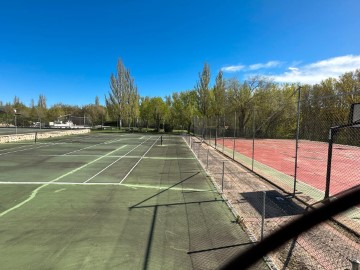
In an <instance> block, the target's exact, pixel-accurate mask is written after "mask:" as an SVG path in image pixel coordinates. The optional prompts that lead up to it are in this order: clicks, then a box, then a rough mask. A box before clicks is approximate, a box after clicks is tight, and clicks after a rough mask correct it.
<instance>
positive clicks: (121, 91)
mask: <svg viewBox="0 0 360 270" xmlns="http://www.w3.org/2000/svg"><path fill="white" fill-rule="evenodd" d="M105 101H106V107H107V109H108V112H109V114H110V115H111V116H113V117H116V118H117V121H118V123H119V128H121V127H122V121H123V120H124V119H126V120H127V121H128V122H129V123H130V122H131V121H132V120H133V119H136V117H137V116H138V115H139V95H138V91H137V87H136V85H135V82H134V79H133V78H132V77H131V74H130V70H128V69H127V68H126V67H125V66H124V64H123V62H122V61H121V60H120V59H119V60H118V64H117V73H116V75H114V74H111V76H110V91H109V95H108V96H105Z"/></svg>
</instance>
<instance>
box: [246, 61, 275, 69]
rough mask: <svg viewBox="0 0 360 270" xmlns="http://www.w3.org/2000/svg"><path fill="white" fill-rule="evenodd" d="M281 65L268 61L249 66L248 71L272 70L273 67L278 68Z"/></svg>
mask: <svg viewBox="0 0 360 270" xmlns="http://www.w3.org/2000/svg"><path fill="white" fill-rule="evenodd" d="M280 65H281V63H280V62H279V61H269V62H267V63H258V64H253V65H250V66H249V69H250V70H258V69H263V68H274V67H278V66H280Z"/></svg>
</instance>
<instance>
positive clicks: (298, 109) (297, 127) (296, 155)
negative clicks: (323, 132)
mask: <svg viewBox="0 0 360 270" xmlns="http://www.w3.org/2000/svg"><path fill="white" fill-rule="evenodd" d="M300 89H301V86H299V88H298V100H297V120H296V143H295V168H294V190H293V197H295V192H296V178H297V167H298V166H297V162H298V150H299V132H300Z"/></svg>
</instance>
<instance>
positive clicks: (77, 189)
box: [0, 133, 267, 269]
mask: <svg viewBox="0 0 360 270" xmlns="http://www.w3.org/2000/svg"><path fill="white" fill-rule="evenodd" d="M249 245H250V240H249V238H248V237H247V236H246V234H245V233H244V232H243V231H242V229H241V227H240V226H239V225H238V224H236V223H235V222H234V217H233V215H232V214H231V212H230V210H229V209H228V208H227V206H226V204H225V202H223V200H222V198H221V196H220V195H219V194H218V193H217V192H216V191H215V188H214V186H213V185H212V183H211V181H210V179H208V178H207V176H206V174H205V173H204V171H203V170H202V168H201V167H200V165H199V163H198V162H197V160H196V159H195V158H194V155H193V153H192V152H191V151H190V149H189V148H188V146H187V145H186V143H185V141H184V140H183V139H182V138H181V137H177V136H166V137H164V140H163V145H160V139H159V136H157V135H141V134H121V135H120V134H109V133H108V134H105V133H104V134H102V133H98V134H88V135H81V136H68V137H63V138H57V139H53V140H47V141H41V142H40V143H37V144H35V143H29V142H25V143H12V144H2V145H0V252H1V256H0V265H1V268H2V269H214V268H219V267H220V266H221V265H222V264H223V263H225V262H226V261H227V260H228V259H230V258H231V257H233V256H234V255H236V254H237V253H238V252H240V251H241V250H243V249H244V248H246V247H248V246H249ZM254 269H267V266H266V265H265V264H264V263H263V262H260V263H259V264H258V265H256V266H254Z"/></svg>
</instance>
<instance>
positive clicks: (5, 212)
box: [0, 145, 126, 217]
mask: <svg viewBox="0 0 360 270" xmlns="http://www.w3.org/2000/svg"><path fill="white" fill-rule="evenodd" d="M125 146H126V145H122V146H120V147H119V148H117V149H115V150H113V151H111V152H109V153H107V154H105V155H103V156H101V157H99V158H97V159H94V160H92V161H90V162H88V163H86V164H84V165H82V166H80V167H78V168H76V169H74V170H72V171H70V172H67V173H65V174H63V175H61V176H59V177H57V178H55V179H53V180H51V181H49V182H47V183H46V184H43V185H42V186H40V187H38V188H36V189H34V190H33V191H32V192H31V195H30V196H29V198H27V199H26V200H24V201H22V202H20V203H18V204H17V205H15V206H13V207H11V208H9V209H7V210H5V211H4V212H2V213H0V217H2V216H4V215H6V214H8V213H10V212H12V211H13V210H16V209H17V208H19V207H21V206H23V205H24V204H26V203H27V202H29V201H31V200H32V199H34V198H35V197H36V194H37V193H38V192H39V190H41V189H42V188H44V187H46V186H48V185H49V184H51V183H54V182H56V181H58V180H60V179H62V178H64V177H66V176H68V175H70V174H73V173H75V172H77V171H79V170H81V169H83V168H85V167H87V166H89V165H90V164H92V163H94V162H97V161H99V160H100V159H103V158H104V157H106V156H108V155H111V154H112V153H114V152H116V151H118V150H120V149H122V148H124V147H125Z"/></svg>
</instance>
